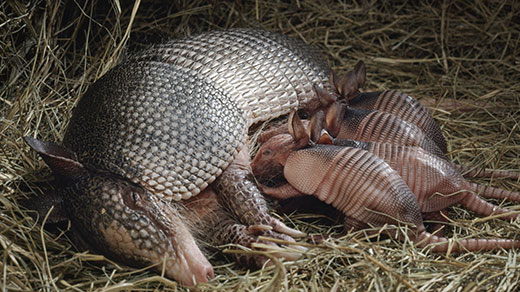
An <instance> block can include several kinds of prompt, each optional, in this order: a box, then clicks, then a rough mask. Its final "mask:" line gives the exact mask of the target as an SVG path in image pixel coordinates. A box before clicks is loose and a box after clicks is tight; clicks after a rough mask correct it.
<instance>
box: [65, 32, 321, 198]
mask: <svg viewBox="0 0 520 292" xmlns="http://www.w3.org/2000/svg"><path fill="white" fill-rule="evenodd" d="M328 73H329V68H328V66H327V65H326V63H325V62H324V61H323V59H321V58H320V57H318V55H317V53H316V52H315V51H314V50H313V49H312V48H310V47H309V46H307V45H305V44H304V43H302V42H300V41H296V40H292V39H290V38H287V37H285V36H281V35H278V34H274V33H270V32H266V31H261V30H250V29H236V30H228V31H218V32H210V33H205V34H201V35H198V36H195V37H189V38H184V39H179V40H173V41H170V42H167V43H164V44H161V45H156V46H153V47H151V48H150V49H148V50H146V51H144V52H141V53H139V54H137V55H134V56H131V57H129V58H128V59H127V60H126V61H125V62H123V63H122V64H120V65H118V66H116V67H115V68H114V69H112V70H111V71H109V72H108V73H107V74H106V75H105V76H103V77H102V78H100V79H99V80H98V81H97V82H95V83H94V84H93V85H92V86H91V87H90V88H89V90H88V91H87V93H86V94H85V95H84V96H83V97H82V99H81V100H80V101H79V103H78V105H77V107H76V109H75V110H74V112H73V115H72V118H71V120H70V123H69V127H68V128H67V132H66V134H65V137H64V141H63V143H64V145H65V146H66V147H68V148H69V149H71V150H72V151H74V152H76V153H77V155H78V159H79V160H80V161H81V162H82V163H84V164H85V165H87V166H89V167H92V168H98V169H103V170H107V171H110V172H113V173H115V174H118V175H121V176H123V177H126V178H128V179H130V180H132V181H134V182H136V183H139V184H141V185H142V186H144V187H146V188H147V189H148V190H150V191H152V192H154V193H156V194H159V195H162V196H165V197H169V198H173V199H175V200H180V199H187V198H190V197H192V196H194V195H197V194H198V193H199V192H200V191H201V190H203V189H204V188H206V187H207V186H208V185H209V184H210V183H211V182H213V181H214V180H215V179H216V178H217V177H218V176H219V175H220V174H221V173H222V171H223V170H225V169H226V168H227V166H228V165H229V164H230V162H231V161H232V160H233V159H234V157H235V155H236V154H237V150H238V149H240V148H241V147H242V146H243V145H244V144H245V142H246V139H247V136H246V133H247V129H248V127H249V126H250V125H252V124H253V123H255V122H258V121H263V120H268V119H270V118H273V117H277V116H280V115H283V114H286V113H288V112H289V111H290V110H292V109H296V108H303V107H305V105H306V104H307V103H308V102H309V100H310V99H311V98H313V97H314V91H313V88H312V86H313V85H314V84H317V85H320V86H326V80H327V76H328Z"/></svg>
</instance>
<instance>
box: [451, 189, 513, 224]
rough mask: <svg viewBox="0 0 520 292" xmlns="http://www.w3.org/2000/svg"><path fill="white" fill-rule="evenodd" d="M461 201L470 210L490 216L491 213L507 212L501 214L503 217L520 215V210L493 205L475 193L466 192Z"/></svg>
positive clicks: (509, 217) (511, 217)
mask: <svg viewBox="0 0 520 292" xmlns="http://www.w3.org/2000/svg"><path fill="white" fill-rule="evenodd" d="M460 203H461V204H462V205H463V206H464V207H466V208H467V209H468V210H470V211H473V212H475V213H478V214H481V215H484V216H489V215H497V214H507V215H503V216H500V218H503V219H515V218H518V217H520V213H519V212H515V211H513V210H510V209H507V208H501V207H498V206H496V205H493V204H491V203H489V202H486V201H484V200H483V199H482V198H480V197H479V196H477V195H475V194H473V193H469V192H468V193H466V195H465V196H464V198H463V199H462V200H461V201H460Z"/></svg>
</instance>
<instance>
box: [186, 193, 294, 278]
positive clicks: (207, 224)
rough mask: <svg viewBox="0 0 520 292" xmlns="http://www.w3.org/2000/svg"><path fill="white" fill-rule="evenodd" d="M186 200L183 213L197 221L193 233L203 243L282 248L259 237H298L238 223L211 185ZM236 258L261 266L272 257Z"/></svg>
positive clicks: (291, 257)
mask: <svg viewBox="0 0 520 292" xmlns="http://www.w3.org/2000/svg"><path fill="white" fill-rule="evenodd" d="M183 203H184V206H185V207H186V208H184V209H183V212H187V213H189V214H186V216H188V215H189V216H190V219H191V220H192V222H191V224H193V228H192V232H193V233H194V234H196V237H197V238H199V239H200V244H204V245H208V244H209V245H210V246H222V245H227V244H237V245H241V246H244V247H246V248H252V249H257V248H255V247H254V243H261V244H264V246H271V247H273V249H279V246H278V245H277V244H276V243H272V242H268V241H265V240H260V239H258V236H261V235H262V236H268V237H274V238H277V239H281V240H285V241H292V242H294V239H292V238H291V237H290V236H288V235H285V234H279V233H276V232H272V231H270V230H267V229H269V228H267V229H266V226H265V225H250V226H245V225H243V224H240V223H238V222H237V221H236V220H235V219H233V218H231V217H230V216H229V214H228V212H227V211H225V210H224V209H223V207H222V206H221V205H220V204H219V202H218V198H217V195H216V194H215V192H214V191H213V190H212V189H211V188H208V189H206V190H204V191H203V192H202V193H200V194H199V195H198V196H196V197H194V198H191V199H190V200H188V201H184V202H183ZM208 239H209V241H208ZM273 256H275V257H279V258H285V259H289V260H294V259H296V258H298V257H299V256H300V254H299V252H293V251H291V252H284V251H277V252H275V253H273ZM233 258H234V259H235V260H236V262H237V263H238V264H239V265H242V266H246V267H250V268H260V267H261V266H262V265H264V264H265V263H266V262H267V260H268V259H269V258H268V257H265V256H263V255H260V254H255V253H244V254H242V253H234V254H233Z"/></svg>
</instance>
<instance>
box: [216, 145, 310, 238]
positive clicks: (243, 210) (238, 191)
mask: <svg viewBox="0 0 520 292" xmlns="http://www.w3.org/2000/svg"><path fill="white" fill-rule="evenodd" d="M247 150H248V149H247V146H244V147H243V148H242V149H241V150H240V152H239V153H238V155H237V157H236V158H235V160H234V161H233V162H232V163H231V165H230V166H229V167H228V168H227V169H226V170H225V171H224V172H223V173H222V174H221V175H220V177H219V178H218V179H217V180H216V181H215V185H214V186H215V190H216V191H217V193H218V199H219V201H220V202H221V204H222V206H224V208H227V209H228V211H229V212H230V213H232V214H234V215H235V216H236V218H237V219H238V221H239V222H241V223H243V224H245V225H266V226H271V227H272V229H273V231H276V232H278V233H283V234H287V235H289V236H292V237H301V236H304V235H305V234H304V233H303V232H300V231H298V230H295V229H292V228H289V227H287V226H286V225H285V224H284V223H282V222H281V221H280V220H278V219H275V218H273V217H272V216H271V215H269V211H268V208H267V202H266V201H265V199H264V197H263V195H262V194H261V193H260V190H259V189H258V187H257V185H256V183H255V182H254V181H252V180H253V177H252V174H251V166H250V159H249V154H248V151H247Z"/></svg>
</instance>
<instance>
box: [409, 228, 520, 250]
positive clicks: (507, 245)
mask: <svg viewBox="0 0 520 292" xmlns="http://www.w3.org/2000/svg"><path fill="white" fill-rule="evenodd" d="M415 242H416V244H417V246H418V247H426V246H428V245H431V246H432V249H431V250H432V251H433V252H447V251H450V252H455V253H460V252H464V251H485V250H495V249H499V248H504V249H512V248H519V247H520V241H518V240H513V239H498V238H493V239H484V238H479V239H477V238H468V239H460V240H457V239H448V238H446V237H439V236H436V235H433V234H431V233H429V232H427V231H422V232H420V233H419V235H418V236H417V239H416V241H415Z"/></svg>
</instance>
